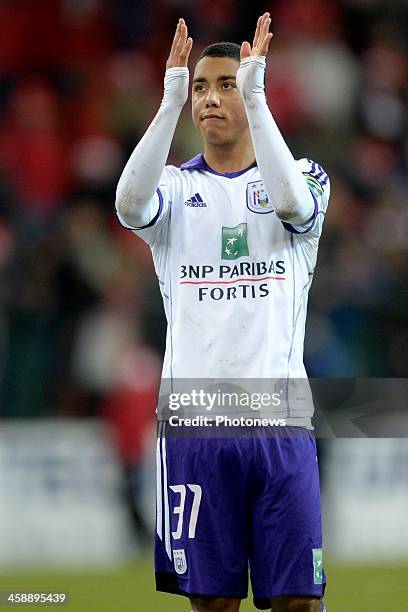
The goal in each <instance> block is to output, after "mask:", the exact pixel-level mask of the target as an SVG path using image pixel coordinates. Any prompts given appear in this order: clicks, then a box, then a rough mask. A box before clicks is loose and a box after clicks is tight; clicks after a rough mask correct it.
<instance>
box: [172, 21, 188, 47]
mask: <svg viewBox="0 0 408 612" xmlns="http://www.w3.org/2000/svg"><path fill="white" fill-rule="evenodd" d="M187 34H188V31H187V26H186V25H185V24H183V23H182V24H181V25H180V35H179V38H178V40H177V43H176V46H175V49H174V52H175V54H176V55H179V54H180V53H181V51H182V50H183V48H184V45H185V44H186V40H187Z"/></svg>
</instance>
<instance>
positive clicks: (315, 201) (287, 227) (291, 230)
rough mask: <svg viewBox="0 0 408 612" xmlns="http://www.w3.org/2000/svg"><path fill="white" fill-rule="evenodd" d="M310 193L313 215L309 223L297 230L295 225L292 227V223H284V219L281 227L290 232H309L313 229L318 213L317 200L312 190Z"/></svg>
mask: <svg viewBox="0 0 408 612" xmlns="http://www.w3.org/2000/svg"><path fill="white" fill-rule="evenodd" d="M310 193H311V194H312V198H313V201H314V212H313V217H312V220H311V223H310V225H309V226H308V227H307V228H306V229H304V230H298V229H296V228H295V227H293V225H291V224H290V223H286V222H285V221H282V225H283V227H284V228H285V229H287V230H288V231H289V232H292V234H306V233H307V232H310V230H311V229H313V227H314V225H315V223H316V219H317V215H318V213H319V203H318V201H317V198H316V196H315V194H314V193H313V192H312V191H310Z"/></svg>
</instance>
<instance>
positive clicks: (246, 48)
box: [241, 41, 251, 59]
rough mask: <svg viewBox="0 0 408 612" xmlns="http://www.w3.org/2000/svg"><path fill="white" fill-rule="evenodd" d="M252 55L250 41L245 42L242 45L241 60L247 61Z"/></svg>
mask: <svg viewBox="0 0 408 612" xmlns="http://www.w3.org/2000/svg"><path fill="white" fill-rule="evenodd" d="M250 55H251V45H250V44H249V42H248V41H244V42H243V43H242V45H241V59H245V58H246V57H249V56H250Z"/></svg>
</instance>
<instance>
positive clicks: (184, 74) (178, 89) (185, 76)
mask: <svg viewBox="0 0 408 612" xmlns="http://www.w3.org/2000/svg"><path fill="white" fill-rule="evenodd" d="M188 80H189V71H188V68H187V67H186V66H180V67H174V68H167V70H166V72H165V75H164V93H163V100H162V106H170V107H180V109H181V108H182V107H183V106H184V104H185V103H186V101H187V98H188Z"/></svg>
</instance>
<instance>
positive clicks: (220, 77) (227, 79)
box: [193, 75, 236, 84]
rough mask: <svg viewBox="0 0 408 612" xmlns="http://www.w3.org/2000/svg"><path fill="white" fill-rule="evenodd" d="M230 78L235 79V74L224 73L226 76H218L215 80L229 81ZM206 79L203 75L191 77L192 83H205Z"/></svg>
mask: <svg viewBox="0 0 408 612" xmlns="http://www.w3.org/2000/svg"><path fill="white" fill-rule="evenodd" d="M231 80H234V81H235V80H236V76H235V75H226V76H224V75H223V76H219V77H218V78H217V81H231ZM207 82H208V81H207V79H206V78H205V77H196V78H195V79H193V84H194V83H207Z"/></svg>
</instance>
